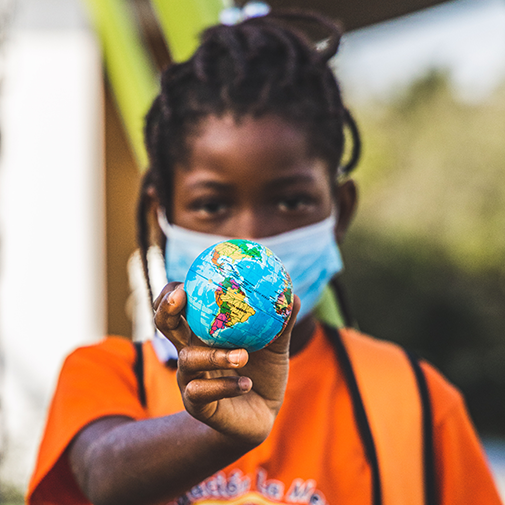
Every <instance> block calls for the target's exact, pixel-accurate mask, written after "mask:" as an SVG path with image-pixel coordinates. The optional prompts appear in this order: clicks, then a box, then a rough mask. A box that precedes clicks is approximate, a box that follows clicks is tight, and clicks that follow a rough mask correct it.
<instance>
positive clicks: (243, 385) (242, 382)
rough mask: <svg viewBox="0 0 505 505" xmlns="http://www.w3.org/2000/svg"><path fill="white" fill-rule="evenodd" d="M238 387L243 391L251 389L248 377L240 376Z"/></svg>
mask: <svg viewBox="0 0 505 505" xmlns="http://www.w3.org/2000/svg"><path fill="white" fill-rule="evenodd" d="M238 387H239V388H240V390H241V391H246V392H247V391H249V390H250V389H251V383H250V381H249V379H248V378H247V377H239V379H238Z"/></svg>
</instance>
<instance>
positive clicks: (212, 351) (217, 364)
mask: <svg viewBox="0 0 505 505" xmlns="http://www.w3.org/2000/svg"><path fill="white" fill-rule="evenodd" d="M248 359H249V354H248V353H247V351H246V350H245V349H219V348H215V347H214V348H213V347H195V346H190V347H185V348H184V349H181V352H180V353H179V363H178V369H179V374H182V376H183V377H184V379H183V381H182V382H183V383H186V384H187V383H188V382H190V381H191V380H192V379H194V378H195V377H201V375H202V372H208V371H211V370H227V369H231V370H233V369H238V368H242V367H243V366H244V365H245V364H246V363H247V361H248Z"/></svg>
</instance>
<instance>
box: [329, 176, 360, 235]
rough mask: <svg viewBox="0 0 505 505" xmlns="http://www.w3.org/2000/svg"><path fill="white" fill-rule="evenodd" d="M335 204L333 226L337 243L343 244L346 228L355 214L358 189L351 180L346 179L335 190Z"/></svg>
mask: <svg viewBox="0 0 505 505" xmlns="http://www.w3.org/2000/svg"><path fill="white" fill-rule="evenodd" d="M335 196H336V203H337V216H338V221H337V225H336V226H335V237H336V239H337V243H338V244H340V243H342V242H343V240H344V237H345V234H346V232H347V228H349V225H350V224H351V221H352V219H353V217H354V214H355V212H356V207H357V204H358V188H357V186H356V183H355V182H354V180H353V179H348V180H346V181H345V182H343V183H342V184H339V185H338V186H337V188H336V195H335Z"/></svg>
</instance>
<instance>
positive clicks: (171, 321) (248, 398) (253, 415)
mask: <svg viewBox="0 0 505 505" xmlns="http://www.w3.org/2000/svg"><path fill="white" fill-rule="evenodd" d="M173 288H174V286H173V285H172V286H171V285H169V286H167V287H165V289H164V290H163V292H162V293H161V295H160V297H159V298H158V299H157V301H156V303H155V308H156V316H155V320H156V325H157V326H158V328H159V329H160V331H162V332H163V333H164V334H165V335H166V336H167V338H169V339H170V340H171V341H172V342H173V343H174V344H175V346H176V347H177V350H178V351H179V368H178V372H177V378H178V383H179V387H180V390H181V395H182V398H183V401H184V405H185V407H186V411H183V412H180V413H178V414H174V415H171V416H167V417H163V418H156V419H149V420H143V421H133V420H131V419H129V418H125V417H109V418H103V419H99V420H97V421H96V422H94V423H92V424H90V425H88V426H87V427H85V428H84V429H83V430H82V431H81V432H80V433H79V434H78V435H77V437H76V438H75V440H74V442H73V444H72V445H71V448H70V452H69V458H70V464H71V468H72V471H73V473H74V475H75V477H76V480H77V482H78V484H79V486H80V487H81V489H82V490H83V492H84V493H85V495H86V496H87V497H88V498H89V499H90V501H92V502H93V503H94V504H95V505H102V504H108V505H112V504H115V503H118V504H119V503H121V504H122V505H128V504H132V505H134V504H135V505H136V504H139V505H140V504H142V505H149V504H156V503H163V502H165V503H166V502H167V501H169V500H170V499H173V498H175V497H177V496H179V495H181V494H182V493H184V492H185V491H187V490H189V489H190V488H191V487H192V486H194V485H196V484H198V483H199V482H201V481H202V480H204V479H205V478H207V477H209V476H211V475H212V474H214V473H215V472H217V471H219V470H220V469H222V468H223V467H225V466H227V465H228V464H230V463H232V462H233V461H235V460H236V459H238V458H239V457H241V456H242V455H243V454H245V453H247V452H248V451H250V450H251V449H253V448H254V447H256V446H257V445H259V444H260V443H261V442H262V441H263V440H264V439H265V438H266V437H267V436H268V434H269V433H270V430H271V428H272V425H273V422H274V420H275V417H276V415H277V413H278V411H279V408H280V406H281V404H282V400H283V398H284V391H285V387H286V382H287V373H288V363H289V340H290V335H291V330H292V327H293V324H294V321H295V317H292V319H291V321H290V323H289V325H288V326H287V328H286V330H285V331H284V332H283V334H282V335H281V336H280V337H279V338H278V339H277V340H276V341H275V342H274V343H272V344H271V345H270V346H269V347H268V348H266V349H264V350H261V351H258V352H256V353H253V354H252V355H248V353H247V351H245V350H244V349H241V350H238V351H230V350H223V349H212V348H208V347H204V346H203V345H202V344H201V342H200V341H199V340H198V339H197V338H196V337H195V336H194V335H193V334H192V333H191V331H190V329H189V327H188V325H187V323H186V321H185V319H184V318H183V317H182V316H181V311H182V310H183V308H184V306H185V302H186V298H185V293H184V291H183V290H182V289H177V290H175V291H172V289H173ZM298 307H299V300H298V299H297V300H296V302H295V313H294V315H293V316H296V312H297V311H298ZM239 371H240V374H242V375H239Z"/></svg>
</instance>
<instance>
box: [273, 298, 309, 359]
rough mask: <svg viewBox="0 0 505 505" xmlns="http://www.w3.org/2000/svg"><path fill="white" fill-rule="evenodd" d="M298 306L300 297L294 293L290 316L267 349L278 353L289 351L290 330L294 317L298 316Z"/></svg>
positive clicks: (292, 326)
mask: <svg viewBox="0 0 505 505" xmlns="http://www.w3.org/2000/svg"><path fill="white" fill-rule="evenodd" d="M300 306H301V302H300V298H298V296H296V295H294V298H293V310H292V311H291V316H290V318H289V321H288V324H287V325H286V327H285V328H284V330H283V331H282V333H281V334H280V335H279V336H278V337H277V338H276V339H275V340H274V341H273V342H272V343H271V344H269V345H268V350H269V351H272V352H275V353H279V354H284V353H287V352H289V343H290V341H291V332H292V331H293V328H294V326H295V323H296V317H297V316H298V312H299V311H300Z"/></svg>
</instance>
